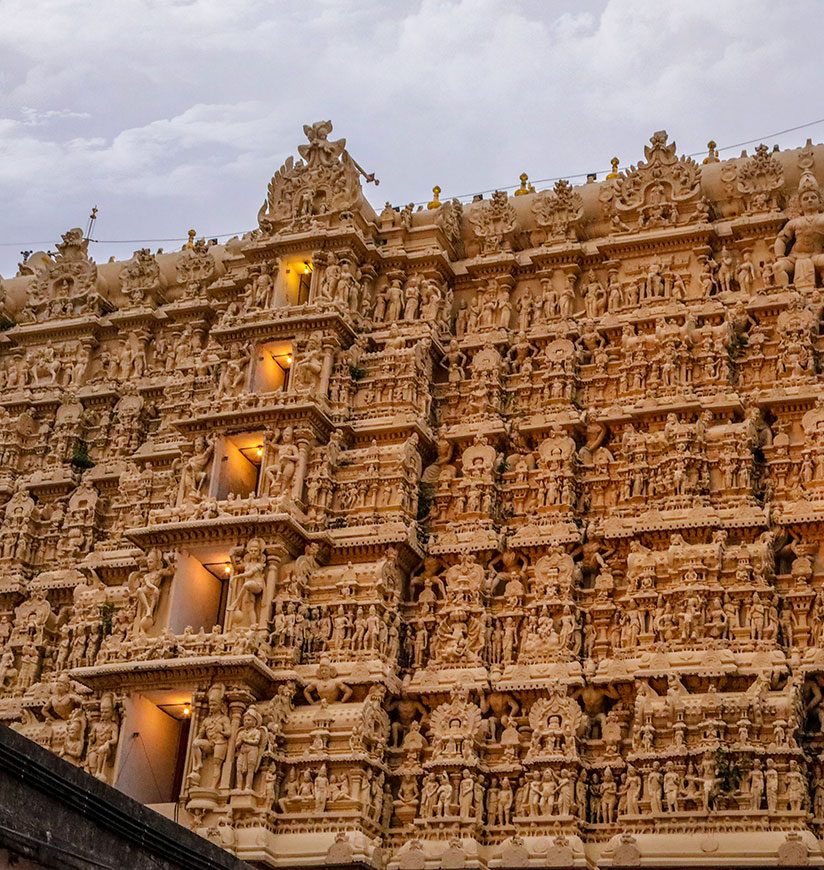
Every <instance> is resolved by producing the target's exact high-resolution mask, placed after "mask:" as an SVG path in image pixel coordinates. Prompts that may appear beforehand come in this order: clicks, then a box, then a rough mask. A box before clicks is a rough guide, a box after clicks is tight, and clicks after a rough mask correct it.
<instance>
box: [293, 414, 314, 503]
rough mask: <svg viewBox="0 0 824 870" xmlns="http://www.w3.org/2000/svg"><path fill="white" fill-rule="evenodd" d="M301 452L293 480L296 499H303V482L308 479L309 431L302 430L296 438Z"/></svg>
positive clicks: (300, 500) (294, 497)
mask: <svg viewBox="0 0 824 870" xmlns="http://www.w3.org/2000/svg"><path fill="white" fill-rule="evenodd" d="M295 440H296V441H297V445H298V451H299V452H300V461H299V462H298V467H297V468H296V469H295V476H294V479H293V480H292V493H291V495H292V498H293V499H294V500H295V501H299V502H302V501H303V482H304V481H305V480H306V469H307V468H308V466H309V448H310V441H311V436H310V435H309V433H308V432H306V431H305V430H304V431H300V432H298V433H297V437H296V438H295Z"/></svg>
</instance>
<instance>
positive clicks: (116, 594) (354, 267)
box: [0, 122, 824, 870]
mask: <svg viewBox="0 0 824 870" xmlns="http://www.w3.org/2000/svg"><path fill="white" fill-rule="evenodd" d="M331 129H332V127H331V124H329V123H328V122H321V123H317V124H314V125H312V126H307V127H306V128H305V133H306V137H307V140H308V141H307V142H306V143H305V144H303V145H301V146H300V147H299V149H298V150H299V152H300V155H301V157H300V159H298V160H295V159H293V158H291V157H290V158H289V159H288V160H287V161H286V162H285V163H284V165H283V166H282V167H281V168H280V169H279V170H278V171H277V173H276V174H275V175H274V177H273V178H272V180H271V182H270V184H269V188H268V192H267V194H266V199H265V201H264V203H263V206H262V207H261V209H260V212H259V215H258V222H259V229H257V230H255V231H254V232H252V233H249V234H248V235H247V236H245V237H243V238H235V239H232V240H231V241H229V242H228V243H227V244H226V245H225V246H222V245H218V244H209V243H207V242H206V241H204V240H200V241H195V239H194V235H195V234H194V233H192V241H191V243H190V244H188V245H186V246H185V247H184V248H183V250H181V251H178V252H174V253H157V254H153V253H151V252H150V251H148V250H139V251H136V252H135V254H134V256H133V257H132V259H130V260H129V261H126V262H109V263H106V264H101V265H98V264H96V263H95V262H94V261H93V260H92V259H90V257H89V254H88V250H87V246H88V242H87V240H86V239H85V238H84V235H83V232H82V231H81V230H70V231H69V232H67V233H66V234H65V235H64V236H63V239H62V241H61V242H60V243H59V244H58V245H57V253H56V255H54V256H52V255H47V254H44V253H37V254H34V255H32V256H30V257H29V258H28V259H27V260H26V262H24V263H23V264H21V267H20V273H19V274H18V276H16V277H14V278H8V279H6V280H5V281H4V282H3V284H2V289H3V294H2V298H3V310H2V314H3V326H4V328H3V331H2V332H0V387H1V388H2V394H0V416H1V417H2V427H0V493H2V498H3V500H4V507H2V508H0V509H2V510H3V513H4V518H3V523H2V533H1V534H0V718H1V719H2V720H3V721H5V722H6V723H7V724H9V725H11V726H12V727H13V728H15V729H17V730H19V731H20V732H22V733H23V734H25V735H27V736H29V737H31V738H32V739H33V740H36V741H37V742H39V743H41V744H43V745H45V746H47V747H49V748H51V749H52V750H53V751H54V752H55V753H58V754H59V755H60V756H62V757H63V758H66V759H69V760H70V761H72V762H74V763H75V764H77V765H82V766H83V767H85V769H86V770H88V771H89V772H91V773H92V774H94V775H95V776H97V777H100V778H101V779H103V780H106V781H107V782H109V783H111V784H114V785H116V786H117V787H118V788H119V789H122V790H123V791H124V792H126V793H127V794H129V795H131V796H133V797H136V798H138V799H139V800H141V801H143V802H145V803H147V804H150V805H152V806H154V807H156V808H158V809H160V810H161V811H162V812H164V813H166V814H167V815H170V816H173V817H174V818H177V819H179V821H180V822H181V823H182V824H185V825H187V826H188V827H190V828H192V829H193V830H195V831H197V832H198V833H200V834H202V835H203V836H205V837H208V838H209V839H211V840H213V841H214V842H217V843H219V844H221V845H223V846H224V847H225V848H227V849H229V850H231V851H233V852H235V853H236V854H237V855H238V856H239V857H240V858H243V859H245V860H247V861H250V862H254V863H255V864H256V865H257V866H261V867H279V866H280V867H292V866H324V865H328V864H336V863H338V864H347V863H353V862H363V863H365V864H366V865H369V866H374V867H376V868H377V867H386V868H392V870H394V868H423V867H426V868H438V867H452V868H454V867H484V868H486V867H488V868H499V867H526V866H531V867H569V868H571V867H582V868H583V867H589V868H595V867H598V868H609V867H627V866H643V867H689V866H694V867H726V866H738V867H763V866H776V865H784V866H805V865H809V866H824V857H822V851H821V848H820V845H819V837H820V836H821V835H822V833H824V759H822V758H821V753H822V746H824V734H822V725H824V547H822V542H824V374H822V371H821V368H822V351H823V350H824V344H823V343H822V336H821V335H820V323H821V319H822V304H824V289H822V285H823V284H824V196H822V192H821V189H820V184H821V183H824V146H813V145H811V144H810V143H809V142H808V143H807V145H806V146H805V147H803V148H799V149H796V150H791V151H786V152H781V153H779V152H778V151H777V150H770V149H768V148H767V147H765V146H759V147H758V148H756V149H755V152H754V153H753V154H747V153H744V154H742V155H741V156H740V157H739V158H736V159H733V160H728V161H720V160H719V159H718V156H717V153H716V151H715V149H714V148H712V147H711V148H710V153H709V155H708V157H707V158H706V159H705V160H704V161H703V162H698V161H694V160H693V159H691V158H688V157H683V156H679V155H678V153H677V151H676V146H675V143H673V142H669V141H668V137H667V135H666V133H664V132H659V133H655V134H654V135H653V136H652V138H651V139H650V142H649V145H646V146H645V147H644V156H643V159H641V160H639V161H638V162H637V163H636V164H635V165H632V166H630V167H629V168H627V169H625V170H619V169H618V167H617V161H615V164H616V167H615V170H614V171H613V172H612V173H610V175H609V176H608V177H607V178H606V179H604V180H603V181H602V182H600V183H599V182H595V181H593V182H591V183H588V184H584V185H582V186H579V187H573V186H571V185H570V184H569V183H568V182H564V181H559V182H558V183H556V184H555V185H554V187H552V188H550V189H547V190H541V191H534V190H533V189H532V188H531V187H530V186H529V184H528V182H527V179H526V177H525V176H524V181H523V184H522V186H521V189H520V190H518V191H517V193H516V194H515V195H514V196H511V197H510V196H508V195H507V194H506V193H504V192H497V193H495V194H493V195H492V196H491V197H489V198H476V201H474V202H472V203H468V204H461V203H460V202H457V201H451V202H440V201H439V199H438V192H437V191H436V193H435V198H434V199H433V201H432V202H431V203H430V204H429V207H428V208H419V209H417V210H416V209H414V208H413V207H412V206H411V205H410V206H406V207H403V208H393V207H392V206H391V205H387V206H386V207H385V208H384V209H383V210H382V211H381V212H380V214H376V213H375V211H373V209H372V208H371V206H370V205H369V204H368V202H367V201H366V199H365V198H364V195H363V191H362V188H361V176H362V175H363V172H362V170H361V168H360V166H359V165H358V164H357V163H356V162H355V160H354V159H353V158H352V157H351V156H350V155H349V153H348V152H347V151H346V149H345V140H343V139H339V140H333V139H331V138H329V136H330V133H331ZM24 811H25V809H24V808H21V812H24Z"/></svg>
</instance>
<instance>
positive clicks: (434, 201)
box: [427, 184, 441, 208]
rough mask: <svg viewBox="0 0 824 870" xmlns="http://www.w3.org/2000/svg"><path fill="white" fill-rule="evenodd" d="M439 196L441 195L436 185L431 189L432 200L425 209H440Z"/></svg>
mask: <svg viewBox="0 0 824 870" xmlns="http://www.w3.org/2000/svg"><path fill="white" fill-rule="evenodd" d="M440 195H441V188H440V186H439V185H437V184H436V185H435V186H434V187H433V188H432V200H431V201H430V203H429V205H427V208H440V207H441V200H440Z"/></svg>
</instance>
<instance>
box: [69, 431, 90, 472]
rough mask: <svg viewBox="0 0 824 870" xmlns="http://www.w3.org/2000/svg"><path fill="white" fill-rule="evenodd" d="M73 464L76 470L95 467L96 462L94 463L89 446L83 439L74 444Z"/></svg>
mask: <svg viewBox="0 0 824 870" xmlns="http://www.w3.org/2000/svg"><path fill="white" fill-rule="evenodd" d="M71 463H72V465H73V466H74V467H75V468H79V469H81V470H82V469H85V468H93V467H94V462H93V461H92V458H91V456H89V445H88V444H87V443H86V442H85V441H83V439H82V438H78V439H77V440H76V441H75V442H74V447H72V458H71Z"/></svg>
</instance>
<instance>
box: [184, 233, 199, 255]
mask: <svg viewBox="0 0 824 870" xmlns="http://www.w3.org/2000/svg"><path fill="white" fill-rule="evenodd" d="M196 235H197V230H189V232H188V236H189V241H188V242H186V247H187V248H188V249H189V250H190V251H191V250H192V249H193V248H194V246H195V236H196Z"/></svg>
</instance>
